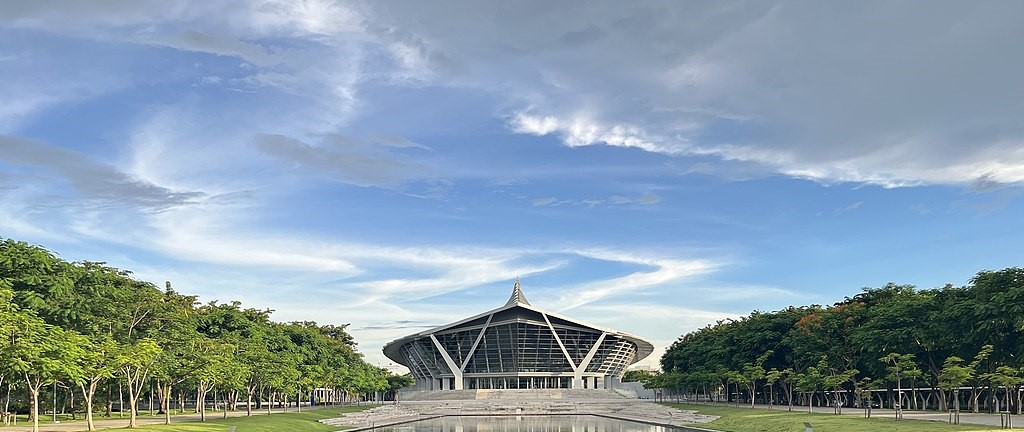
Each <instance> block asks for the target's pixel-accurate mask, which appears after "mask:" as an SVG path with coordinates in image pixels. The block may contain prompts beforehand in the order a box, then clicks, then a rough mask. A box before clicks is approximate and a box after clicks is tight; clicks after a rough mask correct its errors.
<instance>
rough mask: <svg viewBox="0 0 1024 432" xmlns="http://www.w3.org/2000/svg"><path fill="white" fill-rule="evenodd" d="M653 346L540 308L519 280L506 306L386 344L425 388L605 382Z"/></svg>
mask: <svg viewBox="0 0 1024 432" xmlns="http://www.w3.org/2000/svg"><path fill="white" fill-rule="evenodd" d="M435 341H436V342H435ZM441 350H443V352H442V351H441ZM651 351H653V346H652V345H651V344H650V343H649V342H647V341H645V340H643V339H640V338H638V337H636V336H632V335H629V334H626V333H622V332H618V331H615V330H611V329H606V328H601V327H598V326H595V325H592V324H587V323H584V322H581V321H576V320H573V319H571V318H567V317H564V316H560V315H556V314H553V313H551V312H547V311H544V310H542V309H539V308H537V307H534V306H533V305H531V304H530V303H529V302H528V301H527V300H526V296H525V295H523V293H522V290H521V288H520V286H519V281H518V279H517V280H516V284H515V287H514V288H513V291H512V296H511V297H510V298H509V301H508V302H507V303H506V304H505V306H503V307H500V308H497V309H494V310H491V311H488V312H484V313H482V314H480V315H477V316H474V317H470V318H467V319H464V320H462V321H458V322H455V323H452V324H449V325H446V326H441V327H438V328H435V329H432V330H428V331H425V332H420V333H417V334H414V335H410V336H406V337H404V338H401V339H398V340H396V341H393V342H391V343H389V344H387V345H385V347H384V354H385V355H387V356H388V357H389V358H391V359H392V360H394V361H396V362H399V363H401V364H403V365H405V366H407V367H408V368H409V370H410V371H411V372H412V374H413V376H414V377H415V378H416V382H417V387H418V388H420V389H424V390H450V389H517V388H530V389H537V388H604V387H606V386H607V385H608V384H609V380H617V379H620V378H621V377H622V374H623V373H625V370H626V368H627V367H628V366H629V365H631V364H633V363H635V362H637V361H639V360H641V359H643V358H644V357H646V356H648V355H649V354H650V353H651Z"/></svg>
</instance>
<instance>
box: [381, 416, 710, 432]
mask: <svg viewBox="0 0 1024 432" xmlns="http://www.w3.org/2000/svg"><path fill="white" fill-rule="evenodd" d="M691 430H693V429H685V428H674V427H666V426H656V425H651V424H646V423H637V422H632V421H626V420H618V419H611V418H605V417H598V416H589V415H556V416H496V417H489V416H450V417H440V418H435V419H430V420H421V421H417V422H412V423H403V424H400V425H394V426H388V427H381V428H377V429H376V432H381V431H383V432H683V431H691Z"/></svg>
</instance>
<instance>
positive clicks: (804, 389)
mask: <svg viewBox="0 0 1024 432" xmlns="http://www.w3.org/2000/svg"><path fill="white" fill-rule="evenodd" d="M794 379H795V383H796V385H795V387H796V390H797V391H799V392H801V393H803V394H804V395H805V396H806V398H807V412H808V413H810V412H811V407H812V405H814V403H813V401H812V398H813V396H814V392H816V391H818V388H820V387H821V385H822V384H823V383H824V376H823V375H822V370H821V369H820V368H818V367H815V366H811V367H808V368H807V370H806V371H804V372H803V373H799V374H796V375H795V376H794Z"/></svg>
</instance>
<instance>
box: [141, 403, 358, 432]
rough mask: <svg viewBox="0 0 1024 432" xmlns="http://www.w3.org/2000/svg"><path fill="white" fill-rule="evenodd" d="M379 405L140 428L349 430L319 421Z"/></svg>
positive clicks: (207, 431) (240, 431) (257, 431)
mask: <svg viewBox="0 0 1024 432" xmlns="http://www.w3.org/2000/svg"><path fill="white" fill-rule="evenodd" d="M375 406H376V405H364V406H346V407H337V408H324V409H317V410H313V411H303V412H301V413H296V412H289V413H274V414H271V415H266V414H261V415H254V416H252V417H234V418H226V419H222V418H216V419H210V420H207V421H205V422H197V421H196V422H179V423H173V424H171V425H150V426H143V427H140V428H139V429H140V430H152V431H175V432H178V431H181V432H225V431H227V430H228V428H229V427H230V426H235V427H236V429H235V432H279V431H287V432H305V431H310V432H312V431H336V430H341V429H345V428H344V427H338V426H327V425H323V424H320V423H318V422H317V420H320V419H326V418H336V417H341V416H342V414H344V413H350V412H357V411H363V410H367V409H370V408H373V407H375Z"/></svg>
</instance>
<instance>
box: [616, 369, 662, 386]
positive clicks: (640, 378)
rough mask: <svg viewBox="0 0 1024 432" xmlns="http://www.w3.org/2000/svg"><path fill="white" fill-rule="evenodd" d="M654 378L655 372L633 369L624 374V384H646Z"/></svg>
mask: <svg viewBox="0 0 1024 432" xmlns="http://www.w3.org/2000/svg"><path fill="white" fill-rule="evenodd" d="M652 376H654V372H653V371H649V370H639V369H631V370H628V371H626V373H624V374H622V382H638V383H644V382H645V381H646V380H649V379H651V377H652Z"/></svg>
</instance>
